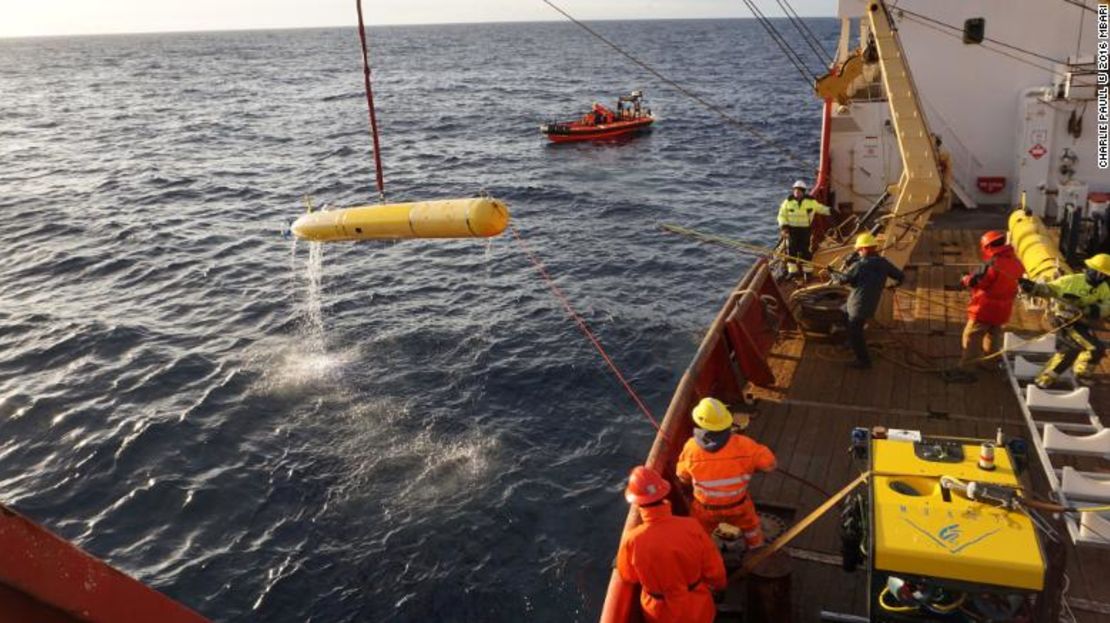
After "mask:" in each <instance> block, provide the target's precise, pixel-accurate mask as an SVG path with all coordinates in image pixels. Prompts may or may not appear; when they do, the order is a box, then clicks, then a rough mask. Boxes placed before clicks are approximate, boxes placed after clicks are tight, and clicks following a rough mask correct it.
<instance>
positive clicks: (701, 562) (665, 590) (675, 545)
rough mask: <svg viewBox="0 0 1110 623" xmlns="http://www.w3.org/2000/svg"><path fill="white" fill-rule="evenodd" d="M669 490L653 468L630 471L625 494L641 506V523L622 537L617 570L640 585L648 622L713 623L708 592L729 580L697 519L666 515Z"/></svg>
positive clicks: (715, 613) (641, 600)
mask: <svg viewBox="0 0 1110 623" xmlns="http://www.w3.org/2000/svg"><path fill="white" fill-rule="evenodd" d="M670 490H671V485H670V483H668V482H667V481H666V480H664V479H663V477H662V476H660V475H659V473H658V472H656V471H655V470H653V469H651V468H648V467H643V466H637V467H635V468H634V469H633V470H632V473H631V474H630V475H629V478H628V487H627V488H626V489H625V490H624V497H625V499H626V500H628V503H629V504H636V505H638V506H639V507H640V519H642V520H643V523H642V524H640V525H638V526H636V527H635V528H633V529H631V530H629V531H628V533H627V534H625V536H624V538H623V539H622V540H621V546H620V549H619V550H618V551H617V573H619V574H620V576H621V579H623V580H624V581H625V582H629V583H631V584H639V585H640V587H641V590H640V605H641V606H642V609H643V612H644V620H645V621H647V623H712V621H713V619H714V618H715V617H716V616H717V607H716V606H714V605H713V594H712V592H711V591H714V590H718V591H720V590H724V589H725V586H726V585H727V584H728V579H727V578H726V576H725V563H724V561H723V560H722V559H721V553H720V552H718V551H717V547H716V546H715V545H713V541H712V540H711V539H710V538H709V535H707V534H706V533H705V531H704V530H702V529H701V526H700V525H698V522H697V521H694V520H693V519H691V518H689V517H676V516H674V515H672V514H671V505H670V502H668V501H667V499H666V498H667V493H669V492H670Z"/></svg>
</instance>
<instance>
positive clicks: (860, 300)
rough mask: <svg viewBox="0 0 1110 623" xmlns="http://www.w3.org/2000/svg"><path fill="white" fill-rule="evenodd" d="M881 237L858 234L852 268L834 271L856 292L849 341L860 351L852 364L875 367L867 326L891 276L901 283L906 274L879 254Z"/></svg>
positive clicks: (850, 313)
mask: <svg viewBox="0 0 1110 623" xmlns="http://www.w3.org/2000/svg"><path fill="white" fill-rule="evenodd" d="M877 246H878V241H876V240H875V236H872V235H871V234H870V233H868V232H864V233H862V234H860V235H859V236H858V237H857V238H856V253H857V254H858V259H855V260H854V261H853V262H852V263H851V266H850V267H849V268H848V270H846V271H844V272H843V273H833V277H832V278H833V281H835V282H837V283H843V284H847V285H850V286H852V293H851V294H849V295H848V309H847V312H848V344H850V345H851V347H852V351H853V352H854V353H855V355H856V359H855V361H853V362H851V363H849V364H848V365H849V366H850V367H852V368H857V369H860V370H866V369H867V368H870V367H871V355H869V354H868V352H867V340H866V339H865V338H864V336H863V327H864V325H865V324H866V323H867V321H868V320H870V319H871V318H872V317H873V316H874V315H875V310H876V309H877V308H878V307H879V300H880V299H882V297H883V288H884V287H886V280H887V279H894V281H895V284H896V285H901V284H902V280H904V279H905V278H906V276H905V275H904V274H902V271H900V270H898V267H896V266H895V265H894V264H891V263H890V260H888V259H886V258H885V257H883V256H881V255H879V253H878V250H877Z"/></svg>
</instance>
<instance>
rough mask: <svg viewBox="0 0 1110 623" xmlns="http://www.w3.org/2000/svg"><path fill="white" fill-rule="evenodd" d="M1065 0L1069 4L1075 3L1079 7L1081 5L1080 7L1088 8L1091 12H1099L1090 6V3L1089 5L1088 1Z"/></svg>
mask: <svg viewBox="0 0 1110 623" xmlns="http://www.w3.org/2000/svg"><path fill="white" fill-rule="evenodd" d="M1063 1H1064V2H1066V3H1067V4H1073V5H1075V6H1077V7H1080V8H1083V9H1087V10H1088V11H1090V12H1091V13H1095V14H1097V13H1098V11H1096V10H1095V9H1093V8H1092V7H1091V6H1089V5H1088V4H1087V3H1086V2H1081V1H1080V0H1063Z"/></svg>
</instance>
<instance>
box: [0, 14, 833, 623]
mask: <svg viewBox="0 0 1110 623" xmlns="http://www.w3.org/2000/svg"><path fill="white" fill-rule="evenodd" d="M780 26H783V27H785V26H786V25H785V24H781V23H780ZM811 26H812V27H813V28H815V29H816V30H817V31H818V32H819V33H820V34H821V36H822V38H823V39H824V40H825V41H826V42H827V46H828V47H829V48H830V49H831V47H832V41H833V39H834V37H835V30H836V28H835V27H836V22H835V21H834V20H832V19H826V20H813V21H812V22H811ZM595 27H596V28H597V29H598V30H599V31H601V32H603V33H604V34H605V35H606V36H608V37H610V38H611V39H612V40H614V41H616V42H618V43H619V44H621V45H623V46H625V47H627V48H628V49H629V50H631V51H633V52H634V53H635V54H637V55H638V56H640V57H641V58H643V59H644V60H645V61H647V62H649V63H651V64H652V65H654V66H655V67H657V68H658V69H659V70H660V71H662V72H663V73H665V74H667V75H668V76H671V77H672V78H674V79H675V80H677V81H679V82H681V83H682V84H684V85H685V86H687V87H688V88H690V89H692V90H694V91H696V92H698V93H699V94H701V95H703V96H704V97H705V98H706V99H708V100H710V101H712V102H714V103H716V104H718V105H720V106H721V107H722V108H724V109H725V110H727V111H729V112H730V113H731V114H733V115H735V116H736V117H738V118H740V119H742V120H744V121H745V122H746V123H748V124H750V125H751V126H752V127H754V128H757V129H758V130H759V131H760V132H762V133H764V134H765V135H767V136H769V137H771V138H772V139H773V140H775V141H777V142H779V143H781V144H783V145H785V146H787V147H788V148H789V149H790V150H791V151H792V152H793V153H795V154H798V155H799V156H800V157H802V158H803V159H804V161H805V162H806V164H805V165H799V164H798V163H797V162H793V161H791V160H789V159H787V158H786V157H785V156H783V155H782V154H781V153H779V152H776V151H775V150H774V149H770V148H768V147H767V146H765V145H763V144H760V143H759V142H758V141H756V140H755V139H753V138H752V137H751V136H750V135H748V134H746V133H744V132H742V131H740V130H738V129H737V128H735V127H731V126H729V125H727V124H724V123H722V121H721V120H720V118H719V117H717V116H715V115H713V114H712V113H710V112H708V111H706V110H703V109H701V108H698V107H697V106H695V105H693V104H692V103H691V102H690V101H689V100H687V99H685V98H684V97H682V96H680V95H679V94H677V93H675V92H673V91H670V90H668V89H666V88H665V87H664V86H663V85H662V84H660V83H659V82H658V81H656V80H655V79H654V78H652V77H651V76H650V75H648V74H646V73H645V72H644V71H643V70H641V69H639V68H637V67H636V66H634V65H631V64H630V63H629V62H628V61H627V60H625V59H623V58H622V57H619V56H616V55H615V54H614V53H612V52H611V51H610V50H608V49H607V48H605V47H604V46H603V45H601V44H599V43H598V42H597V41H596V40H594V39H592V38H590V37H589V36H588V35H587V34H585V33H584V32H583V31H581V30H580V29H578V28H577V27H575V26H574V25H572V24H568V23H543V24H498V25H465V26H462V25H456V26H424V27H389V28H375V29H372V30H371V33H370V35H371V36H370V40H371V53H372V56H373V59H374V63H375V71H374V77H375V88H376V93H375V95H376V100H377V103H378V106H379V109H378V114H379V119H380V122H381V132H382V156H383V160H384V162H385V177H386V180H387V189H386V190H387V192H388V196H389V198H390V199H395V200H407V199H422V198H437V197H450V196H460V195H461V196H469V195H474V194H475V193H478V192H480V191H481V190H486V191H488V192H490V193H492V194H494V195H495V196H497V197H500V198H502V199H504V200H506V201H507V202H508V203H509V205H510V207H511V210H512V214H513V218H514V222H515V226H516V227H517V228H518V230H519V231H520V233H521V235H522V236H523V237H524V239H525V240H526V241H527V242H528V245H529V246H530V247H531V248H532V249H533V250H534V251H535V252H536V253H537V254H538V255H539V256H540V257H542V258H543V260H544V261H545V262H546V264H547V268H548V270H549V271H550V272H551V273H552V274H553V275H554V276H555V278H556V281H557V283H558V285H559V286H560V287H561V288H562V289H563V290H564V291H565V292H566V293H567V295H568V296H569V297H570V299H571V300H572V301H573V302H574V304H575V305H576V306H577V308H578V309H579V311H580V312H581V313H582V314H583V316H584V317H585V318H586V320H587V321H588V322H589V323H590V325H591V326H592V327H593V328H594V330H595V331H596V332H597V334H598V336H599V337H600V339H601V341H602V342H603V343H604V344H605V345H606V347H607V348H608V350H609V352H610V354H611V355H612V356H613V358H614V359H615V360H616V361H617V362H618V363H619V365H620V366H621V367H622V368H623V369H624V371H625V372H626V373H627V374H628V376H629V377H630V378H631V380H632V382H633V383H634V385H635V386H636V388H637V389H638V391H639V392H640V393H641V394H642V395H643V397H644V399H645V400H646V402H647V403H648V405H650V407H651V408H652V410H653V411H654V412H655V413H656V414H658V415H661V414H662V413H663V411H664V410H665V407H666V404H667V401H668V399H669V397H670V394H671V392H672V390H673V388H674V386H675V384H676V382H677V380H678V378H679V376H680V375H681V373H682V371H683V369H684V368H685V366H686V365H687V363H688V362H689V359H690V357H691V355H692V354H693V352H694V350H695V349H696V345H697V341H698V339H699V336H700V335H701V333H702V332H703V331H704V330H705V328H706V326H707V324H708V322H709V321H710V320H711V319H712V317H713V315H714V314H715V312H716V311H717V309H718V307H719V306H720V304H721V302H722V300H723V298H724V297H725V295H726V293H727V290H728V289H729V288H730V287H731V286H732V285H733V284H734V283H735V282H736V280H737V279H738V278H739V277H740V276H741V275H742V274H743V272H744V271H745V269H746V268H747V267H748V266H749V265H750V261H751V260H750V259H748V258H744V257H742V256H737V255H734V254H731V253H730V252H728V251H727V250H722V249H719V248H707V247H703V246H697V245H696V244H693V243H691V242H689V241H687V240H684V239H680V238H677V237H674V236H671V235H669V234H664V233H661V232H660V231H659V230H658V228H657V224H658V223H660V222H674V223H680V224H684V225H687V226H692V227H699V228H704V229H708V230H711V231H714V232H718V233H721V234H724V235H731V236H736V237H742V238H744V239H747V240H752V241H755V242H761V243H768V242H770V241H772V240H773V239H774V237H775V226H774V211H775V207H776V206H777V203H778V201H779V200H780V198H781V197H782V196H783V195H784V193H785V189H786V188H787V187H788V186H789V184H790V183H791V182H792V181H793V180H794V179H795V178H797V177H803V178H810V179H812V177H813V175H814V168H815V163H814V161H815V157H816V152H817V135H818V129H819V125H820V119H819V110H820V109H819V104H818V103H817V102H816V101H815V99H814V98H813V97H812V95H811V94H810V93H809V91H808V89H807V87H806V86H805V85H804V84H803V83H802V81H801V80H800V79H799V77H798V75H797V74H796V73H795V71H794V69H793V68H791V67H790V66H789V65H788V64H787V63H786V61H785V59H784V57H783V56H782V54H781V53H780V52H779V51H778V49H777V48H775V47H773V46H772V45H771V44H770V43H769V42H768V40H767V38H766V35H765V34H764V33H763V32H762V30H760V27H759V25H758V24H757V23H755V22H752V21H744V20H729V21H656V22H651V21H644V22H602V23H597V24H595ZM636 88H643V89H644V90H645V91H646V93H647V96H648V97H649V99H650V103H651V106H652V108H653V109H654V110H655V112H656V113H657V114H658V117H659V121H658V123H657V124H656V127H655V129H654V131H653V132H651V133H650V134H648V135H646V136H642V137H639V138H637V139H634V140H632V141H627V142H623V143H611V144H580V145H570V146H559V147H551V146H548V145H546V144H545V143H544V141H543V140H542V139H541V137H540V136H539V134H538V132H537V126H538V124H539V123H541V122H543V121H545V120H547V119H551V118H555V117H563V118H567V117H573V116H577V115H579V114H581V112H583V111H584V110H585V109H586V107H587V106H588V105H589V104H590V103H591V102H592V101H593V100H605V101H610V100H612V99H613V98H614V97H615V96H616V95H617V94H619V93H622V92H627V91H629V90H631V89H636ZM0 93H3V98H2V100H0V214H2V215H3V218H0V243H2V244H3V245H4V250H5V252H4V255H5V261H4V262H3V263H2V264H0V283H2V284H3V290H2V292H0V353H3V356H2V357H0V496H2V499H3V501H4V502H6V503H7V504H10V505H12V506H13V507H14V508H16V509H17V510H19V511H20V512H23V513H25V514H27V515H29V516H30V517H32V518H34V519H35V520H37V521H40V522H42V523H43V524H44V525H46V526H48V527H50V528H51V529H53V530H55V531H57V532H58V533H60V534H61V535H62V536H64V537H65V538H68V539H70V540H72V541H73V542H75V543H76V544H78V545H79V546H81V547H82V548H85V549H86V550H88V551H89V552H91V553H93V554H95V555H97V556H100V557H102V558H104V559H105V560H107V561H109V562H111V563H112V564H114V565H117V566H118V567H120V568H121V569H123V570H125V571H127V572H128V573H131V574H134V575H135V576H136V577H138V578H140V579H141V580H143V581H144V582H146V583H148V584H150V585H152V586H154V587H156V588H158V589H160V590H162V591H164V592H166V593H167V594H169V595H171V596H172V597H174V598H176V599H179V600H181V601H183V602H184V603H186V604H188V605H190V606H191V607H193V608H195V609H197V610H198V611H200V612H201V613H203V614H205V615H207V616H209V617H211V618H212V619H214V620H220V621H275V622H284V621H290V622H292V621H298V622H299V621H328V622H330V621H375V622H376V621H389V622H410V621H411V622H417V621H552V622H554V621H559V622H564V621H591V620H595V619H596V617H597V615H598V613H599V612H600V608H601V603H602V600H603V597H604V591H605V586H606V582H607V578H608V575H609V570H610V564H611V560H612V556H613V553H614V551H615V548H616V545H617V541H618V539H619V533H620V527H621V522H622V520H623V518H624V515H625V513H626V511H627V507H626V505H625V503H624V501H623V499H622V496H621V495H620V490H621V486H622V481H623V479H624V477H625V475H626V474H627V471H628V469H629V468H630V467H631V466H632V465H634V464H636V463H637V462H638V461H642V460H643V458H644V457H645V456H646V453H647V450H648V447H649V446H650V444H651V441H652V438H653V430H652V429H651V427H650V426H649V425H648V424H647V423H646V422H645V421H644V418H643V416H642V415H641V414H640V413H639V412H638V411H637V409H636V408H635V406H634V404H633V403H632V402H631V401H630V400H629V398H628V396H627V395H626V394H625V393H624V392H623V390H622V389H621V387H620V385H619V384H618V383H617V382H616V381H615V380H614V379H613V378H612V376H610V374H609V373H608V371H607V370H606V369H605V367H604V365H603V364H602V362H601V360H600V359H599V357H598V356H597V355H596V353H595V352H594V351H593V350H592V349H591V347H590V345H589V344H588V343H587V342H586V341H585V340H583V339H582V337H581V335H580V334H579V333H578V332H577V330H576V328H575V326H574V324H573V322H571V321H570V320H569V319H568V318H567V316H566V315H565V313H564V311H563V309H562V308H561V307H560V305H559V304H558V302H557V301H556V300H555V299H553V298H552V296H551V295H550V293H549V291H548V290H547V287H546V286H545V284H544V283H543V282H542V281H541V280H539V278H538V277H537V275H536V273H535V271H534V269H533V267H532V265H531V264H530V263H529V261H528V259H527V258H526V256H525V255H524V254H523V253H521V251H520V249H519V248H518V247H517V246H516V245H515V244H514V243H513V240H512V238H511V237H510V236H508V235H505V236H502V237H501V238H499V239H496V240H493V241H492V242H487V241H475V240H462V241H409V242H402V243H397V244H354V245H332V246H327V247H326V248H320V247H318V246H317V247H312V245H308V244H305V243H301V244H300V245H299V246H298V245H294V244H293V243H292V242H290V241H287V240H283V239H282V238H281V237H280V235H279V230H280V227H281V222H282V220H283V219H285V218H288V217H292V216H295V215H297V214H298V213H299V212H300V211H301V210H302V209H303V208H302V207H301V197H302V195H306V194H308V195H311V196H312V197H313V198H314V201H316V202H317V203H325V202H327V203H332V204H337V205H349V204H352V203H355V202H367V201H371V200H373V197H374V192H373V190H372V188H371V184H372V162H371V157H370V141H369V137H368V133H367V117H366V110H365V101H364V98H363V92H362V76H361V67H360V56H359V50H358V39H357V37H356V35H355V32H354V30H353V29H351V28H345V29H319V30H293V31H256V32H225V33H187V34H163V35H132V36H104V37H76V38H48V39H14V40H0Z"/></svg>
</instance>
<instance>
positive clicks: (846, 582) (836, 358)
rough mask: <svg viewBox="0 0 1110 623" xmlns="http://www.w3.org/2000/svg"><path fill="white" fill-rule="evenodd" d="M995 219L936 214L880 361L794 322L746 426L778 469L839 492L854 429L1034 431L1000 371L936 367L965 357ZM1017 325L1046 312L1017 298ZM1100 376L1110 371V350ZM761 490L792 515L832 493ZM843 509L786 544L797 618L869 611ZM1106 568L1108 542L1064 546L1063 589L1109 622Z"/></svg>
mask: <svg viewBox="0 0 1110 623" xmlns="http://www.w3.org/2000/svg"><path fill="white" fill-rule="evenodd" d="M991 228H994V229H1005V214H1004V213H1003V212H978V213H970V212H952V213H948V214H944V215H941V216H938V217H936V218H934V219H933V222H931V223H930V225H929V226H928V227H927V229H926V230H925V231H924V233H923V235H922V237H921V239H920V242H919V244H918V245H917V247H916V249H915V251H914V253H913V255H912V256H911V258H910V261H909V263H908V264H907V266H906V280H905V283H904V284H903V286H902V288H900V290H901V291H900V292H898V293H896V295H895V300H894V321H893V323H888V324H886V326H884V327H878V326H871V327H869V329H868V342H869V344H871V345H872V346H871V348H872V355H873V358H874V364H875V365H874V368H873V369H871V370H864V371H860V370H855V369H852V368H849V367H847V366H846V365H844V364H845V363H846V362H847V361H849V360H850V359H851V354H850V351H848V350H845V349H842V348H839V347H837V346H834V345H832V344H828V343H822V342H820V341H817V340H814V339H809V340H807V339H804V338H803V336H802V335H801V333H799V332H797V331H794V332H783V333H782V334H781V335H780V337H779V339H778V340H777V342H776V343H775V345H774V347H773V350H772V352H771V355H770V364H771V367H772V369H773V371H774V373H775V379H776V382H775V385H774V387H771V388H759V387H755V386H752V385H749V387H748V388H747V389H748V391H750V392H751V393H752V394H753V395H754V396H755V397H756V398H757V407H756V408H757V411H756V414H755V416H754V417H753V419H752V424H751V426H750V428H749V430H748V434H750V435H751V436H752V437H753V438H755V439H757V440H759V441H760V442H762V443H765V444H767V445H768V446H770V447H771V448H772V450H774V452H775V454H776V455H777V457H778V460H779V465H780V467H782V468H783V469H785V470H787V471H789V472H790V473H792V474H796V475H798V476H801V477H803V478H805V479H808V480H809V481H811V482H812V483H814V484H817V485H820V486H821V487H822V488H823V489H825V490H826V491H828V492H830V493H832V492H835V491H837V490H839V489H841V487H843V486H844V485H846V484H847V483H848V482H850V481H851V480H852V479H853V478H854V477H855V476H856V475H857V474H858V473H859V472H858V467H857V465H856V463H855V462H854V461H853V459H852V458H851V457H850V455H849V453H848V447H849V443H850V442H849V439H850V432H851V430H852V428H854V427H856V426H865V427H871V426H877V425H881V426H886V427H888V428H906V429H916V430H921V431H922V432H923V433H925V434H933V435H951V436H965V437H978V438H993V437H994V436H995V433H996V430H997V429H998V428H1002V429H1003V431H1004V432H1005V433H1006V434H1007V435H1011V436H1024V437H1028V431H1027V428H1026V425H1025V420H1024V419H1023V417H1022V414H1021V411H1020V409H1019V406H1018V403H1017V400H1016V398H1015V396H1014V393H1013V391H1012V389H1011V387H1010V385H1009V381H1008V379H1007V377H1006V375H1005V374H1004V372H1003V371H1001V370H995V371H988V372H980V373H978V374H977V379H976V380H975V381H974V382H970V383H969V382H963V383H957V382H946V381H945V380H944V379H943V378H942V377H941V375H940V374H937V373H936V372H935V368H936V366H941V365H943V366H951V365H954V364H955V363H956V362H957V361H958V359H959V356H960V351H961V348H960V336H961V332H962V330H963V326H964V323H965V320H966V316H965V313H966V312H965V307H966V304H967V293H966V291H964V290H962V289H961V288H960V287H959V279H960V277H961V275H962V274H963V273H965V272H968V271H970V270H973V269H974V268H975V267H976V266H978V265H979V263H980V260H979V257H978V245H977V241H978V237H979V235H980V234H981V233H982V232H983V231H984V230H986V229H991ZM873 324H874V323H873ZM1010 324H1011V326H1010V327H1009V328H1010V329H1011V330H1014V331H1016V332H1018V333H1026V334H1036V333H1040V332H1043V331H1044V330H1045V328H1044V327H1042V315H1041V314H1040V313H1039V312H1036V311H1030V310H1026V309H1024V308H1023V306H1022V305H1021V304H1020V303H1019V304H1017V305H1016V308H1015V313H1014V317H1013V319H1012V320H1011V323H1010ZM907 352H912V353H915V354H911V355H907ZM916 353H920V354H921V355H927V356H928V359H925V357H924V356H918V355H917V354H916ZM1098 377H1099V380H1100V381H1106V380H1107V379H1110V358H1108V360H1107V361H1104V362H1103V363H1102V365H1101V366H1100V368H1099V372H1098ZM1092 404H1093V406H1094V407H1095V409H1096V411H1097V412H1099V413H1110V385H1103V384H1101V383H1100V384H1099V385H1096V386H1095V387H1094V388H1093V393H1092ZM1031 460H1032V461H1034V463H1033V465H1031V468H1030V470H1029V472H1030V473H1033V472H1035V471H1037V470H1039V469H1040V467H1039V465H1037V464H1036V462H1035V460H1036V459H1035V457H1032V458H1031ZM1076 466H1077V467H1081V468H1082V469H1084V470H1087V471H1102V472H1110V462H1107V461H1103V460H1099V459H1090V460H1085V461H1084V462H1083V463H1081V464H1078V465H1076ZM752 493H753V497H754V499H755V500H756V503H757V505H763V506H771V505H774V506H778V507H786V508H789V509H793V510H794V512H795V519H797V518H801V517H804V516H805V515H806V514H808V513H809V512H810V511H812V510H813V509H814V508H816V507H817V506H818V505H819V504H820V503H821V502H822V501H824V496H823V495H821V494H819V493H817V492H815V491H813V490H812V489H810V488H808V487H805V486H803V485H802V484H800V483H799V482H797V481H795V480H791V479H788V478H786V477H784V476H782V475H781V474H775V473H772V474H766V475H763V476H761V477H759V478H757V482H755V483H754V484H753V488H752ZM837 518H838V513H837V512H835V511H833V512H829V513H827V514H826V515H825V516H824V517H822V518H821V519H820V520H818V521H817V522H816V523H815V524H814V525H813V526H812V527H810V528H809V529H808V530H807V531H806V532H805V533H803V534H802V535H801V536H799V537H798V538H796V539H795V540H794V541H793V542H792V543H791V544H790V546H789V548H788V550H787V551H788V552H789V553H790V554H791V556H792V558H793V586H792V592H793V595H794V600H793V601H794V620H795V621H816V620H819V613H820V611H821V610H827V611H833V612H838V613H844V614H854V615H858V616H863V615H865V614H866V608H867V605H866V598H867V596H866V590H867V587H866V582H865V577H866V575H865V574H866V571H865V570H864V569H863V568H862V567H861V569H859V570H857V571H855V572H854V573H851V574H848V573H846V572H844V571H842V569H841V568H840V539H839V536H838V533H837ZM1065 540H1066V537H1065ZM1107 574H1110V554H1108V553H1107V552H1106V551H1105V550H1101V551H1100V550H1091V549H1087V548H1082V549H1077V548H1074V547H1072V546H1070V545H1068V546H1067V583H1068V590H1067V593H1066V596H1067V600H1068V604H1069V605H1070V607H1071V610H1072V612H1073V613H1074V615H1075V617H1076V619H1077V620H1078V621H1084V622H1087V621H1092V622H1093V621H1110V583H1108V582H1106V581H1105V577H1106V575H1107ZM830 589H833V590H830ZM816 596H820V597H819V598H817V597H816Z"/></svg>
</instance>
